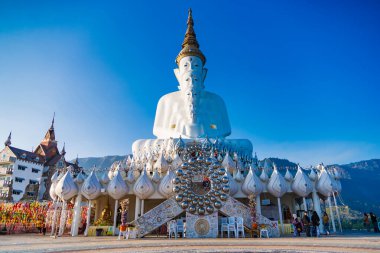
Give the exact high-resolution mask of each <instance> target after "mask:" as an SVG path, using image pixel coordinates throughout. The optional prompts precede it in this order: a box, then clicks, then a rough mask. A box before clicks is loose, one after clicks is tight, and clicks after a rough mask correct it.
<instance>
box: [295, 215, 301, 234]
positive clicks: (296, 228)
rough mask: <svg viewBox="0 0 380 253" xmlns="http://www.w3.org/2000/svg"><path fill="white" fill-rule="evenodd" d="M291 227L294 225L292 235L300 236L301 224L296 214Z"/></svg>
mask: <svg viewBox="0 0 380 253" xmlns="http://www.w3.org/2000/svg"><path fill="white" fill-rule="evenodd" d="M293 227H294V237H296V236H301V232H302V224H301V222H300V218H298V217H297V216H296V217H295V219H294V220H293Z"/></svg>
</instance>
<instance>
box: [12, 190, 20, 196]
mask: <svg viewBox="0 0 380 253" xmlns="http://www.w3.org/2000/svg"><path fill="white" fill-rule="evenodd" d="M21 193H22V191H20V190H13V191H12V194H14V195H20V194H21Z"/></svg>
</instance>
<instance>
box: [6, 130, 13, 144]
mask: <svg viewBox="0 0 380 253" xmlns="http://www.w3.org/2000/svg"><path fill="white" fill-rule="evenodd" d="M11 139H12V131H11V132H10V133H9V135H8V138H7V140H6V141H5V142H4V145H5V146H10V145H11V144H12V142H11Z"/></svg>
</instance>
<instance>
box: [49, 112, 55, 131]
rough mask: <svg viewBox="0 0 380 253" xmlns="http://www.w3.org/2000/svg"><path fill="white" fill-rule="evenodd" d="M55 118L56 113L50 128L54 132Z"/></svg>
mask: <svg viewBox="0 0 380 253" xmlns="http://www.w3.org/2000/svg"><path fill="white" fill-rule="evenodd" d="M54 118H55V112H54V114H53V120H52V121H51V126H50V129H51V130H54Z"/></svg>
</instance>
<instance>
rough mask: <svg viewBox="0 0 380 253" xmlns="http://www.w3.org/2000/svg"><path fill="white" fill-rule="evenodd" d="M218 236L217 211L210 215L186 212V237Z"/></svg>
mask: <svg viewBox="0 0 380 253" xmlns="http://www.w3.org/2000/svg"><path fill="white" fill-rule="evenodd" d="M217 236H218V212H214V213H212V214H210V215H194V214H191V213H186V237H187V238H216V237H217Z"/></svg>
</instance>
